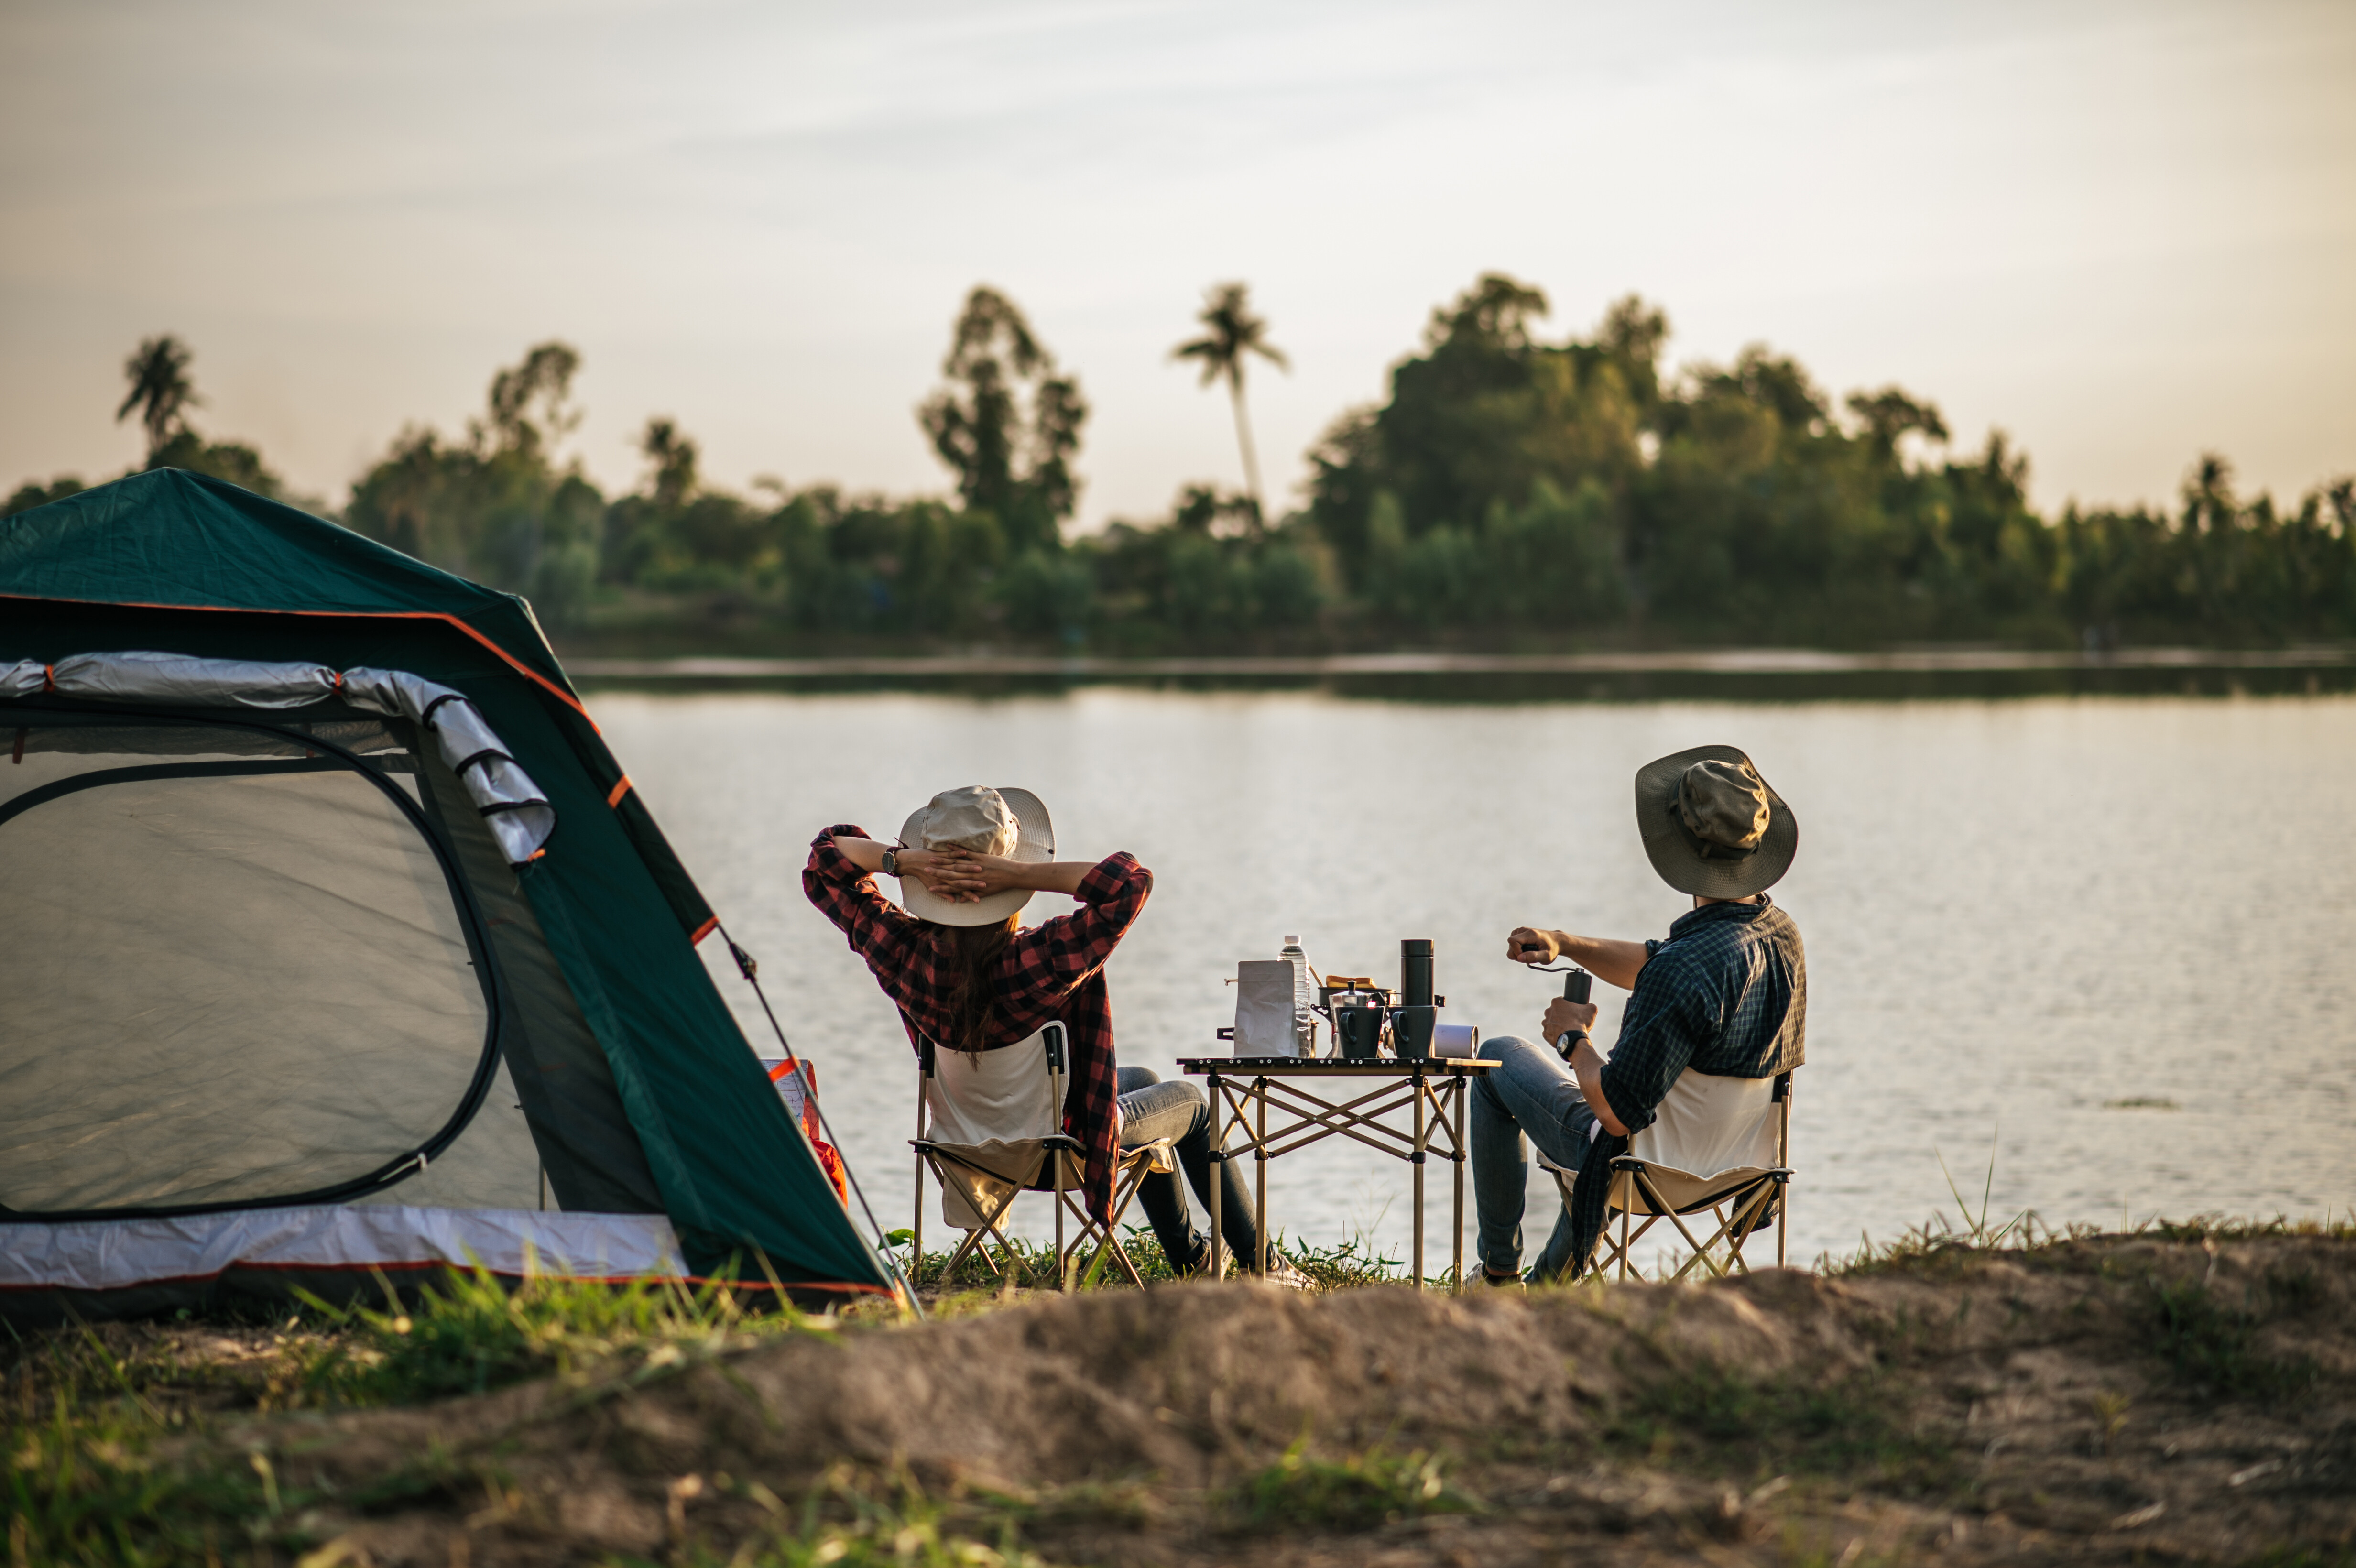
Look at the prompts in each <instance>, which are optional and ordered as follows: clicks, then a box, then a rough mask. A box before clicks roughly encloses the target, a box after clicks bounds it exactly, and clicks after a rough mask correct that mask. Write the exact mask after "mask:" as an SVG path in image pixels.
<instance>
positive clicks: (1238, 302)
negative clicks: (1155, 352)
mask: <svg viewBox="0 0 2356 1568" xmlns="http://www.w3.org/2000/svg"><path fill="white" fill-rule="evenodd" d="M1194 319H1195V320H1197V321H1199V322H1201V323H1202V324H1203V326H1204V328H1205V331H1204V333H1203V336H1200V337H1198V338H1196V339H1194V341H1193V342H1192V343H1182V344H1180V345H1179V346H1178V347H1176V348H1173V349H1172V350H1171V352H1170V357H1172V358H1173V359H1200V360H1201V361H1202V362H1203V385H1204V386H1205V387H1207V386H1209V385H1210V384H1211V383H1212V382H1214V381H1215V380H1217V379H1220V378H1221V377H1223V376H1224V377H1225V378H1226V382H1227V395H1228V396H1229V398H1231V399H1232V400H1234V403H1235V409H1236V443H1237V445H1238V446H1240V447H1242V448H1243V453H1244V484H1245V485H1246V487H1247V488H1248V491H1249V492H1250V495H1251V504H1252V511H1253V513H1254V514H1255V515H1256V516H1258V517H1266V516H1267V512H1266V510H1265V508H1263V507H1261V505H1260V494H1259V458H1258V455H1257V454H1256V453H1254V452H1253V451H1252V438H1251V419H1250V416H1248V414H1246V413H1245V412H1244V357H1245V356H1246V355H1248V354H1257V355H1258V356H1259V357H1261V358H1263V359H1265V360H1267V361H1269V363H1270V364H1272V365H1274V366H1275V367H1276V368H1278V369H1280V370H1290V368H1292V366H1291V362H1290V361H1289V360H1288V359H1286V358H1285V357H1284V350H1282V349H1281V348H1279V347H1277V346H1276V345H1275V344H1273V343H1270V342H1269V340H1268V323H1267V322H1265V321H1263V320H1261V319H1260V318H1259V317H1258V316H1256V315H1253V314H1252V309H1251V287H1250V285H1249V284H1248V283H1217V284H1214V285H1213V286H1212V287H1211V289H1210V290H1209V291H1208V292H1207V293H1205V296H1204V305H1203V311H1202V314H1201V315H1198V316H1196V317H1195V318H1194Z"/></svg>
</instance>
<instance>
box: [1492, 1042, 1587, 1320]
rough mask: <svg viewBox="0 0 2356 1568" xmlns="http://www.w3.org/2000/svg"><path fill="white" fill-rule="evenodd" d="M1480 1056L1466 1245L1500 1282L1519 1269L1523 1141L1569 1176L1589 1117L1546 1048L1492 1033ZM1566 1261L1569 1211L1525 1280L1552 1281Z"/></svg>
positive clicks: (1563, 1066) (1525, 1174)
mask: <svg viewBox="0 0 2356 1568" xmlns="http://www.w3.org/2000/svg"><path fill="white" fill-rule="evenodd" d="M1481 1056H1482V1059H1483V1061H1494V1062H1495V1063H1497V1065H1496V1066H1495V1067H1494V1068H1492V1069H1491V1070H1490V1071H1489V1072H1486V1073H1484V1074H1483V1075H1482V1076H1481V1077H1478V1078H1475V1079H1474V1080H1472V1204H1473V1209H1474V1211H1476V1212H1477V1213H1478V1215H1479V1216H1480V1229H1479V1232H1478V1234H1477V1240H1476V1241H1475V1242H1474V1243H1473V1248H1474V1251H1476V1252H1477V1253H1480V1257H1481V1265H1482V1267H1483V1268H1485V1269H1486V1270H1488V1271H1489V1273H1490V1274H1491V1275H1495V1276H1498V1277H1501V1278H1502V1277H1504V1276H1505V1275H1513V1274H1515V1273H1518V1272H1519V1271H1520V1269H1521V1265H1522V1204H1523V1199H1524V1195H1525V1194H1526V1192H1527V1191H1528V1186H1529V1168H1528V1165H1527V1163H1526V1155H1525V1153H1524V1150H1523V1147H1522V1139H1523V1137H1524V1136H1527V1137H1528V1138H1529V1140H1530V1142H1532V1143H1534V1144H1536V1145H1537V1146H1538V1148H1539V1151H1540V1152H1542V1153H1543V1154H1544V1155H1545V1156H1546V1157H1547V1158H1548V1159H1550V1160H1552V1161H1554V1163H1555V1164H1557V1165H1558V1166H1560V1167H1562V1168H1563V1169H1565V1170H1568V1171H1573V1172H1576V1171H1577V1170H1578V1169H1579V1168H1580V1163H1581V1162H1582V1161H1584V1160H1585V1159H1586V1158H1587V1146H1588V1144H1589V1143H1590V1141H1591V1140H1592V1138H1593V1136H1594V1129H1595V1113H1594V1112H1592V1111H1590V1110H1589V1109H1588V1108H1587V1099H1586V1096H1584V1095H1583V1094H1581V1093H1580V1092H1579V1080H1578V1079H1577V1078H1575V1077H1573V1076H1572V1074H1571V1071H1570V1064H1569V1062H1567V1061H1564V1060H1563V1059H1562V1058H1561V1057H1559V1056H1558V1055H1556V1054H1555V1053H1554V1051H1553V1050H1552V1049H1551V1048H1549V1047H1547V1046H1544V1045H1539V1044H1537V1043H1536V1042H1534V1041H1531V1040H1522V1039H1519V1038H1518V1037H1516V1036H1514V1035H1500V1036H1498V1037H1497V1038H1496V1039H1494V1040H1483V1041H1482V1043H1481ZM1569 1262H1570V1211H1569V1210H1568V1209H1565V1210H1563V1211H1562V1212H1561V1213H1560V1214H1559V1215H1558V1217H1557V1218H1556V1220H1555V1222H1554V1234H1553V1235H1552V1236H1550V1237H1548V1238H1547V1244H1546V1250H1545V1251H1544V1252H1542V1253H1539V1254H1538V1261H1537V1267H1536V1268H1534V1269H1533V1270H1531V1272H1530V1277H1531V1278H1532V1279H1552V1278H1554V1277H1556V1276H1557V1275H1559V1274H1561V1273H1562V1271H1563V1268H1564V1266H1565V1265H1566V1264H1569Z"/></svg>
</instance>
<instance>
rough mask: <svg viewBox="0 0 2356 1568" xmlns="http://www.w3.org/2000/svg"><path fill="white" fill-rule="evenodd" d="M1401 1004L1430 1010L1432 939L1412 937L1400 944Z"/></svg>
mask: <svg viewBox="0 0 2356 1568" xmlns="http://www.w3.org/2000/svg"><path fill="white" fill-rule="evenodd" d="M1399 1002H1400V1005H1402V1006H1404V1007H1410V1008H1428V1007H1430V1006H1431V1005H1432V1002H1431V938H1430V937H1428V936H1410V937H1408V938H1406V939H1404V940H1403V941H1401V942H1400V943H1399Z"/></svg>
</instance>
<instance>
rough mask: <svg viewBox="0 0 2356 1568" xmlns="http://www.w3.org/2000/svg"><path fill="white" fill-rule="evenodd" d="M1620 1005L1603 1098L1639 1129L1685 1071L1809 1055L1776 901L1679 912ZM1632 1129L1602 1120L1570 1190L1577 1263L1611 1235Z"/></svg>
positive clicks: (1750, 1068)
mask: <svg viewBox="0 0 2356 1568" xmlns="http://www.w3.org/2000/svg"><path fill="white" fill-rule="evenodd" d="M1644 950H1645V952H1646V953H1647V954H1649V955H1650V956H1649V957H1648V958H1646V960H1645V962H1644V968H1643V969H1642V970H1640V971H1639V972H1638V973H1637V976H1636V988H1635V990H1633V991H1632V992H1631V993H1629V996H1628V1008H1627V1010H1626V1011H1625V1012H1624V1013H1622V1015H1621V1019H1620V1043H1619V1044H1617V1045H1615V1046H1613V1047H1612V1059H1611V1061H1607V1062H1606V1063H1604V1066H1603V1097H1604V1098H1605V1099H1606V1100H1609V1101H1610V1102H1611V1103H1612V1114H1613V1115H1617V1116H1618V1117H1619V1118H1620V1120H1621V1123H1622V1125H1625V1126H1626V1127H1627V1129H1628V1130H1629V1131H1630V1132H1631V1133H1635V1132H1640V1131H1642V1130H1643V1129H1644V1128H1645V1127H1648V1126H1651V1125H1653V1119H1654V1113H1655V1111H1656V1110H1657V1109H1658V1108H1659V1106H1660V1104H1661V1102H1662V1101H1663V1100H1664V1099H1665V1098H1667V1096H1668V1093H1669V1086H1670V1085H1671V1084H1673V1083H1676V1081H1677V1075H1678V1074H1679V1073H1681V1072H1685V1071H1686V1070H1687V1068H1691V1069H1692V1070H1693V1071H1695V1072H1707V1073H1709V1074H1711V1075H1712V1076H1714V1077H1719V1078H1772V1077H1774V1076H1775V1075H1776V1074H1777V1073H1780V1072H1790V1071H1791V1070H1792V1069H1793V1068H1794V1067H1797V1066H1799V1065H1800V1063H1801V1062H1802V1061H1804V1060H1805V1059H1806V1055H1807V1037H1808V960H1807V955H1806V954H1805V953H1804V951H1803V950H1802V948H1801V946H1800V928H1799V927H1798V926H1796V925H1794V924H1793V923H1792V917H1791V916H1790V915H1788V914H1785V913H1784V912H1783V911H1782V910H1780V909H1777V908H1776V907H1775V906H1774V904H1773V903H1772V901H1766V900H1762V901H1760V902H1758V903H1755V904H1739V903H1723V904H1704V905H1702V907H1701V908H1699V909H1697V910H1695V911H1694V912H1691V913H1690V914H1684V915H1680V916H1678V917H1677V920H1676V923H1674V924H1672V925H1671V926H1670V927H1669V936H1668V940H1667V941H1665V942H1647V943H1646V944H1644ZM1627 1152H1628V1140H1627V1139H1626V1138H1621V1137H1613V1136H1611V1135H1609V1134H1607V1133H1605V1132H1604V1131H1603V1130H1602V1129H1601V1127H1598V1128H1597V1129H1596V1138H1595V1141H1594V1142H1593V1143H1592V1144H1590V1145H1589V1146H1588V1149H1587V1158H1586V1160H1585V1161H1584V1162H1582V1163H1581V1165H1580V1169H1579V1181H1578V1183H1577V1184H1576V1185H1575V1186H1574V1187H1573V1188H1572V1189H1571V1191H1572V1198H1573V1203H1574V1205H1575V1211H1574V1212H1573V1213H1572V1215H1571V1221H1572V1223H1573V1225H1574V1226H1575V1227H1576V1228H1575V1229H1574V1231H1573V1232H1572V1236H1571V1257H1572V1259H1573V1260H1574V1262H1573V1270H1574V1272H1577V1271H1579V1270H1583V1269H1584V1268H1585V1267H1586V1266H1587V1263H1588V1260H1589V1258H1590V1256H1591V1255H1592V1254H1593V1253H1594V1250H1595V1242H1596V1238H1597V1237H1599V1236H1601V1234H1602V1233H1603V1205H1604V1200H1605V1199H1606V1198H1607V1197H1608V1196H1609V1195H1610V1189H1611V1185H1612V1160H1614V1159H1615V1158H1617V1157H1619V1156H1621V1155H1623V1154H1625V1153H1627Z"/></svg>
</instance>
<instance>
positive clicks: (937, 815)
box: [900, 784, 1055, 925]
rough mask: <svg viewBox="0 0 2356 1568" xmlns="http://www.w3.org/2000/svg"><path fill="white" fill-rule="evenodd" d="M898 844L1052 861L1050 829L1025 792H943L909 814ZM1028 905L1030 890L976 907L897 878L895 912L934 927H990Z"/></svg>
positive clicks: (1040, 806)
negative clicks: (927, 921)
mask: <svg viewBox="0 0 2356 1568" xmlns="http://www.w3.org/2000/svg"><path fill="white" fill-rule="evenodd" d="M900 843H901V846H902V847H903V848H909V849H941V848H948V846H950V845H952V844H954V845H956V846H958V848H963V849H970V850H972V851H973V852H974V853H975V854H977V855H995V856H998V857H999V858H1000V859H1006V860H1029V861H1033V862H1042V861H1047V860H1052V859H1055V823H1053V822H1052V821H1050V820H1049V819H1048V816H1047V807H1046V805H1045V804H1044V802H1042V801H1041V800H1040V798H1039V797H1038V796H1037V795H1033V794H1032V793H1031V792H1030V791H1029V790H1027V789H1015V788H1013V787H1012V786H1008V787H1006V788H1001V789H992V788H991V787H990V786H989V785H988V784H967V785H966V786H964V787H963V788H962V789H945V790H943V791H942V792H941V793H940V794H938V795H935V796H933V798H932V800H931V801H930V802H929V803H927V804H926V805H923V806H921V807H919V808H918V809H917V810H916V811H914V812H911V813H910V814H909V816H908V820H907V821H906V822H905V823H903V824H901V826H900ZM1030 901H1031V890H1030V889H1029V888H1009V889H1007V890H1006V891H1004V892H997V893H992V894H991V895H990V896H989V897H988V898H985V899H983V900H982V901H980V902H979V903H952V902H950V901H948V900H947V899H944V898H937V897H936V896H934V894H933V892H932V891H931V890H929V889H928V888H926V886H925V884H924V883H923V882H921V881H919V880H916V878H915V877H903V878H901V879H900V907H901V908H903V909H905V910H906V911H907V912H909V913H910V914H913V915H915V916H916V918H917V919H918V920H929V921H931V922H932V923H934V924H936V925H995V924H997V923H999V922H1000V921H1001V920H1004V919H1005V918H1006V917H1007V916H1008V915H1010V914H1012V913H1013V912H1015V911H1016V910H1018V909H1021V908H1022V907H1023V905H1024V904H1026V903H1029V902H1030Z"/></svg>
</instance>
